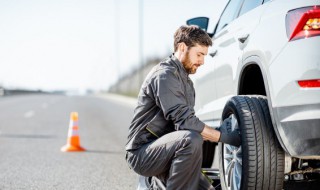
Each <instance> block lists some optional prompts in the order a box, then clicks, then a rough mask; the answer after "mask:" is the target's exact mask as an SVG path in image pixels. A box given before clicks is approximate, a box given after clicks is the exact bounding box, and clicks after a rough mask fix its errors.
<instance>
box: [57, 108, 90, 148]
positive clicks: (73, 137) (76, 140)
mask: <svg viewBox="0 0 320 190" xmlns="http://www.w3.org/2000/svg"><path fill="white" fill-rule="evenodd" d="M78 130H79V127H78V113H77V112H71V115H70V124H69V132H68V142H67V144H66V145H65V146H63V147H62V148H61V151H63V152H71V151H85V149H84V148H82V147H81V146H80V137H79V132H78Z"/></svg>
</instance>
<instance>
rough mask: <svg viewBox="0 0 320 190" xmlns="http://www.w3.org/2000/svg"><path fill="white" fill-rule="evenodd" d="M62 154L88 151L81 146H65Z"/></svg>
mask: <svg viewBox="0 0 320 190" xmlns="http://www.w3.org/2000/svg"><path fill="white" fill-rule="evenodd" d="M60 150H61V151H62V152H81V151H86V149H84V148H82V147H81V146H73V145H69V144H67V145H65V146H63V147H62V148H61V149H60Z"/></svg>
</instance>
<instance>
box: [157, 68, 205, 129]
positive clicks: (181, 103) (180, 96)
mask: <svg viewBox="0 0 320 190" xmlns="http://www.w3.org/2000/svg"><path fill="white" fill-rule="evenodd" d="M183 85H184V84H183V83H182V82H181V80H179V78H178V76H177V75H175V74H174V71H171V70H163V71H162V72H161V73H160V74H159V75H157V77H156V78H155V80H154V81H153V87H154V88H153V90H154V97H155V99H156V104H157V105H158V106H159V107H161V109H162V111H163V113H164V117H165V118H166V119H167V120H171V121H173V123H174V125H175V129H176V130H193V131H198V132H199V133H201V132H202V130H203V128H204V126H205V124H204V123H203V122H202V121H200V120H199V118H198V117H196V116H195V112H194V109H193V107H192V106H190V105H188V102H187V99H186V96H187V95H186V94H185V92H184V86H183ZM187 93H188V92H187Z"/></svg>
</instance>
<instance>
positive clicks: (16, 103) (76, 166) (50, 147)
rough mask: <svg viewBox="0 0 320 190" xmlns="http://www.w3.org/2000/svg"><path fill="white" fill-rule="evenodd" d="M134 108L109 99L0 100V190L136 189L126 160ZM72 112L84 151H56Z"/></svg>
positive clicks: (42, 97)
mask: <svg viewBox="0 0 320 190" xmlns="http://www.w3.org/2000/svg"><path fill="white" fill-rule="evenodd" d="M133 108H134V102H133V101H132V100H127V99H123V98H117V97H115V96H110V95H106V96H103V97H102V96H100V97H96V96H87V97H86V96H83V97H80V96H78V97H76V96H73V97H68V96H59V95H27V96H11V97H0V110H1V111H0V113H1V114H0V189H1V190H4V189H10V190H11V189H28V190H30V189H41V190H43V189H63V190H65V189H68V190H69V189H77V190H81V189H86V190H87V189H94V190H96V189H110V190H111V189H112V190H115V189H121V190H126V189H136V185H137V180H138V178H137V175H136V174H134V173H133V172H132V171H130V169H129V168H128V166H127V164H126V162H125V160H124V157H125V151H124V145H125V143H126V137H127V131H128V125H129V123H130V121H131V118H132V115H133ZM73 111H76V112H78V113H79V133H80V137H81V145H82V146H83V147H84V148H86V149H87V151H86V152H77V153H64V152H61V151H60V148H61V147H62V146H63V145H65V144H66V141H67V132H68V126H69V119H70V113H71V112H73Z"/></svg>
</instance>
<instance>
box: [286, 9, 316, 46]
mask: <svg viewBox="0 0 320 190" xmlns="http://www.w3.org/2000/svg"><path fill="white" fill-rule="evenodd" d="M319 7H320V6H313V7H304V8H299V9H295V10H291V11H289V12H288V13H287V17H286V27H287V36H288V38H289V41H292V40H297V39H301V38H308V37H312V36H318V35H320V8H319Z"/></svg>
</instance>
